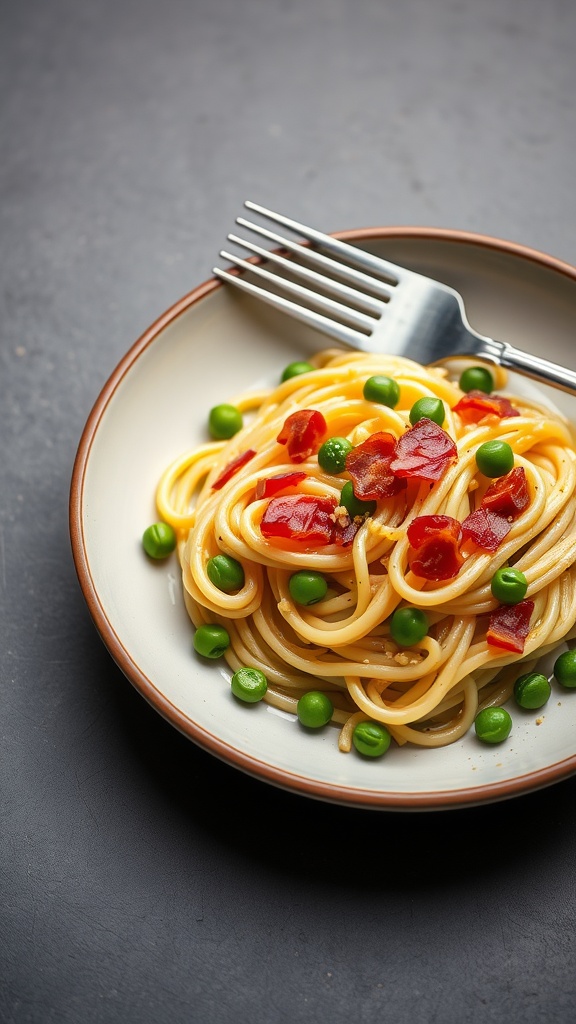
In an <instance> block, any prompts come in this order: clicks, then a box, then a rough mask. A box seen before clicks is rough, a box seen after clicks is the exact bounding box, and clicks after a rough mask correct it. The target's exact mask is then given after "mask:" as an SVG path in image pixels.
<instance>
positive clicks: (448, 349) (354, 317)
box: [213, 202, 576, 394]
mask: <svg viewBox="0 0 576 1024" xmlns="http://www.w3.org/2000/svg"><path fill="white" fill-rule="evenodd" d="M244 205H245V206H246V207H247V208H248V209H249V210H252V211H254V212H255V213H257V214H259V215H261V216H262V217H264V218H267V219H268V220H270V221H273V222H274V223H275V224H280V225H282V226H283V227H285V228H288V229H289V230H290V231H292V232H294V233H295V234H296V235H299V236H300V237H301V238H303V239H306V241H307V242H308V243H309V244H308V245H306V244H302V243H301V242H298V241H295V240H294V241H292V240H290V239H288V238H284V237H282V236H280V235H278V234H277V233H276V232H274V231H271V230H269V229H268V228H266V227H264V226H262V225H260V224H258V223H254V222H252V221H249V220H246V219H245V218H244V217H238V218H237V221H236V223H237V224H239V225H241V226H242V227H244V228H247V229H248V230H249V231H251V232H253V233H255V234H257V235H259V236H260V237H262V238H265V239H266V240H267V241H268V242H272V243H273V244H274V245H275V246H279V247H280V248H281V249H282V250H284V252H285V253H290V254H291V257H290V258H288V257H287V256H285V255H283V254H282V253H280V252H276V251H270V250H269V249H265V248H263V247H262V246H260V245H258V244H256V243H255V242H251V241H248V240H246V239H243V238H240V237H239V236H238V235H235V234H230V235H228V239H229V240H230V241H231V242H234V243H235V244H236V245H239V246H241V247H242V248H244V249H246V250H248V252H250V253H251V254H252V256H256V257H258V258H259V261H265V262H266V264H267V266H266V267H264V266H262V264H261V262H254V261H253V260H252V259H250V260H247V259H243V258H241V257H239V256H235V255H234V254H233V253H230V252H227V251H226V250H222V251H221V253H220V255H221V256H222V257H223V258H224V259H226V260H228V261H229V262H230V263H232V264H234V265H235V266H236V267H239V268H240V269H241V270H242V271H243V272H244V273H242V274H236V273H231V272H230V271H228V270H222V269H220V268H219V267H214V270H213V273H214V274H215V275H216V276H217V277H218V278H220V279H221V280H222V281H226V282H227V283H228V284H232V285H234V287H236V288H241V289H242V290H243V291H246V292H249V293H250V294H251V295H254V296H256V297H258V298H259V299H262V300H263V301H265V302H267V303H269V304H270V305H272V306H274V307H275V308H276V309H280V310H283V311H284V312H285V313H289V314H290V315H291V316H293V317H296V319H298V320H300V321H302V322H303V323H305V324H308V325H310V326H312V327H315V328H317V329H318V330H320V331H322V332H323V333H324V334H327V335H329V336H330V337H332V338H335V339H336V340H337V341H340V342H342V343H344V344H345V345H348V346H349V347H351V348H356V349H360V350H361V351H363V352H385V353H387V354H391V355H402V356H408V357H409V358H410V359H414V360H415V361H416V362H418V363H422V364H424V365H430V364H432V363H438V362H442V361H443V360H445V359H450V358H454V357H455V356H463V357H464V356H466V357H474V358H475V359H479V360H481V361H484V362H488V363H493V364H494V363H496V364H498V365H500V366H503V367H506V368H507V369H509V370H515V371H516V372H518V373H521V374H524V375H525V376H527V377H531V378H532V379H534V380H537V381H540V382H543V383H545V384H551V385H552V386H553V387H556V388H560V389H561V390H562V391H567V392H569V393H571V394H576V371H574V370H569V369H567V368H566V367H564V366H559V365H557V364H555V363H551V362H550V361H549V360H547V359H542V358H541V357H540V356H535V355H532V354H528V353H527V352H523V351H522V350H521V349H518V348H515V347H514V346H513V345H509V344H507V343H506V342H502V341H496V340H495V339H493V338H488V337H485V336H484V335H481V334H478V333H477V332H476V331H474V330H473V329H472V328H471V327H470V325H469V323H468V321H467V319H466V311H465V309H464V302H463V300H462V296H461V295H460V294H459V293H458V292H457V291H455V290H454V289H453V288H450V287H448V286H447V285H445V284H442V283H440V282H439V281H434V280H432V278H429V277H425V276H424V275H423V274H417V273H415V272H414V271H412V270H407V269H406V268H405V267H399V266H396V264H394V263H389V262H388V261H386V260H383V259H380V257H378V256H374V255H372V254H371V253H368V252H365V251H364V250H363V249H359V248H358V247H357V246H354V245H350V244H349V243H347V242H342V241H340V240H339V239H336V238H333V237H332V236H331V235H325V234H323V233H322V232H321V231H316V230H315V229H314V228H310V227H306V225H304V224H299V223H298V222H297V221H295V220H291V219H290V218H289V217H284V216H283V215H281V214H279V213H274V212H273V211H272V210H267V209H266V208H265V207H263V206H258V205H257V204H256V203H251V202H246V203H245V204H244ZM254 279H257V280H258V281H259V282H260V283H259V284H256V283H255V280H254Z"/></svg>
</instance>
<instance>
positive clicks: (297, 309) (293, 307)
mask: <svg viewBox="0 0 576 1024" xmlns="http://www.w3.org/2000/svg"><path fill="white" fill-rule="evenodd" d="M248 266H249V267H250V270H253V269H254V267H253V266H252V264H248ZM212 273H213V274H215V275H216V277H218V278H220V280H222V281H226V282H227V283H228V284H233V285H234V286H235V287H236V288H239V289H240V290H241V291H244V292H247V293H248V294H249V295H253V296H255V297H256V298H258V299H260V300H261V301H263V302H267V303H268V305H269V306H273V307H274V309H280V310H282V312H284V313H289V314H290V316H292V317H293V318H294V319H296V320H300V322H301V323H304V324H307V325H308V326H309V327H314V328H316V330H319V331H322V333H323V334H328V335H329V336H330V337H331V338H335V339H336V340H337V341H341V342H343V343H344V344H345V345H350V346H352V348H358V349H363V348H365V347H366V344H367V341H368V337H367V335H366V334H363V333H361V332H360V331H355V330H354V329H353V328H352V327H347V326H346V325H345V324H339V323H337V322H336V321H335V320H331V319H330V318H329V317H327V316H323V315H322V313H317V312H316V311H315V310H313V309H306V308H305V307H304V306H299V305H298V303H296V302H292V301H291V300H290V299H285V298H284V297H283V296H282V295H277V294H275V293H274V292H270V291H268V289H267V288H260V287H259V286H258V285H255V284H252V282H251V281H247V280H246V279H245V278H243V277H237V276H236V275H235V274H231V273H230V272H229V271H228V270H221V269H220V267H213V269H212ZM271 276H273V275H271Z"/></svg>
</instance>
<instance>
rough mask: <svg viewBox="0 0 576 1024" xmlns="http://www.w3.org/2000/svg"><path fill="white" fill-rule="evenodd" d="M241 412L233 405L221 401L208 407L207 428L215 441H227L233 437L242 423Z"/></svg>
mask: <svg viewBox="0 0 576 1024" xmlns="http://www.w3.org/2000/svg"><path fill="white" fill-rule="evenodd" d="M243 422H244V421H243V419H242V413H241V412H240V409H237V408H236V406H235V405H229V404H227V403H226V402H223V403H222V404H221V405H215V406H213V408H212V409H210V413H209V415H208V429H209V431H210V433H211V435H212V437H213V438H214V440H215V441H227V440H228V438H229V437H234V434H237V433H238V431H239V430H241V429H242V424H243Z"/></svg>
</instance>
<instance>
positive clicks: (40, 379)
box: [0, 0, 576, 1024]
mask: <svg viewBox="0 0 576 1024" xmlns="http://www.w3.org/2000/svg"><path fill="white" fill-rule="evenodd" d="M1 26H2V27H1V30H0V83H1V88H0V97H1V98H0V126H1V138H2V156H1V158H0V244H1V248H2V274H1V285H0V437H1V441H2V444H1V448H0V688H1V700H0V765H1V779H2V781H1V792H0V808H1V815H2V817H1V822H2V824H1V829H2V841H1V844H0V881H1V886H2V889H1V899H0V1021H1V1022H2V1024H164V1022H170V1024H189V1022H192V1021H193V1022H196V1021H197V1022H203V1024H232V1022H234V1024H245V1022H246V1024H281V1022H282V1024H284V1022H285V1024H298V1022H304V1021H313V1022H315V1024H344V1022H350V1021H363V1022H364V1021H366V1022H372V1021H374V1022H382V1021H394V1022H395V1024H431V1022H433V1021H434V1022H438V1024H483V1022H486V1021H490V1022H493V1024H504V1022H506V1024H536V1022H546V1024H568V1022H569V1021H572V1020H574V1015H575V1012H576V983H575V974H574V952H575V943H576V932H575V914H576V888H575V884H574V879H575V877H576V811H575V798H576V781H575V780H569V781H565V782H563V783H560V784H559V785H557V786H554V787H551V788H549V789H547V790H543V791H541V792H539V793H534V794H532V795H530V796H524V797H522V798H520V799H517V800H513V801H509V802H507V803H503V804H495V805H493V806H486V807H482V808H477V809H475V810H474V809H469V810H457V811H451V812H444V813H429V814H414V813H406V814H394V813H374V812H370V811H363V810H354V809H349V808H348V809H347V808H341V807H337V806H332V805H329V804H322V803H319V802H314V801H311V800H307V799H306V798H304V797H298V796H295V795H291V794H289V793H286V792H283V791H281V790H279V789H274V788H272V787H269V786H266V785H265V784H264V783H262V782H259V781H257V780H255V779H251V778H249V777H248V776H245V775H243V774H241V773H240V772H237V771H235V770H233V769H232V768H231V767H228V766H226V765H225V764H223V763H221V762H220V761H218V760H217V759H215V758H214V757H211V756H210V755H209V754H208V753H205V752H203V751H202V750H200V749H198V748H197V747H196V746H194V745H193V744H192V743H190V742H189V741H188V740H186V739H185V738H184V737H182V736H181V735H179V734H178V733H177V732H176V731H175V730H174V729H173V728H172V727H171V726H170V725H168V723H166V722H165V721H164V720H163V719H161V718H160V716H159V715H157V714H156V713H155V712H154V711H153V709H152V708H150V707H149V706H148V705H147V704H146V703H145V702H144V700H142V698H141V697H140V696H139V695H138V694H137V693H136V691H135V690H134V689H133V688H132V687H131V686H130V684H129V683H128V682H127V681H126V679H125V678H124V676H123V675H122V674H121V672H120V671H119V669H118V668H116V666H115V664H114V662H113V661H112V659H111V657H110V656H109V654H108V652H107V650H106V649H105V647H104V645H103V644H102V643H101V641H100V639H99V637H98V635H97V632H96V630H95V628H94V625H93V623H92V620H91V619H90V616H89V614H88V611H87V608H86V605H85V602H84V600H83V596H82V593H81V591H80V588H79V586H78V582H77V578H76V574H75V571H74V565H73V562H72V557H71V551H70V541H69V534H68V494H69V486H70V477H71V472H72V465H73V461H74V456H75V452H76V448H77V445H78V441H79V438H80V435H81V432H82V429H83V426H84V423H85V421H86V418H87V416H88V414H89V412H90V409H91V407H92V405H93V403H94V401H95V399H96V397H97V395H98V394H99V392H100V389H101V388H102V386H103V385H104V383H105V381H106V380H107V378H108V377H109V375H110V373H111V372H112V370H113V369H114V367H115V366H116V364H117V363H118V361H119V360H120V358H121V357H122V356H123V355H124V353H125V352H126V351H127V350H128V348H129V347H130V346H131V345H132V343H133V342H134V341H135V340H136V338H138V337H139V336H140V335H141V334H142V332H143V331H144V330H145V329H146V328H147V327H148V325H149V324H150V323H151V322H152V321H153V320H154V319H155V318H156V317H157V316H159V314H160V313H162V311H163V310H165V309H166V308H167V307H169V306H170V305H171V304H172V303H174V302H175V301H176V300H177V299H178V298H180V297H181V296H182V295H184V294H186V293H187V292H188V291H189V290H190V289H191V288H192V287H194V286H195V285H197V284H199V283H201V282H202V281H204V280H206V279H207V278H208V277H209V276H210V270H211V267H212V265H213V262H214V259H215V256H216V253H217V251H218V249H219V248H220V246H221V245H222V243H223V240H224V238H225V235H226V233H227V232H228V231H229V230H230V228H231V226H232V224H233V221H234V218H235V216H236V215H237V214H238V213H239V212H240V207H241V205H242V202H243V200H244V199H246V198H252V199H255V200H257V201H259V202H262V203H264V204H268V205H270V206H272V207H273V208H276V209H280V210H284V211H286V212H289V213H291V214H292V215H293V216H294V217H297V218H298V219H300V220H303V221H305V222H308V223H312V224H315V225H318V226H319V227H322V228H323V229H324V230H326V231H337V230H340V229H346V228H355V227H365V226H370V225H423V226H431V227H447V228H457V229H463V230H471V231H475V232H480V233H483V234H487V235H494V236H497V237H500V238H504V239H510V240H512V241H515V242H518V243H521V244H523V245H527V246H531V247H534V248H536V249H538V250H541V251H543V252H547V253H550V254H552V255H554V256H556V257H558V258H560V259H561V260H565V261H567V262H569V263H572V264H574V263H576V205H575V201H574V194H575V193H574V162H575V160H574V158H575V155H576V154H575V142H574V140H575V138H576V105H575V103H574V95H575V92H576V62H575V60H574V52H575V49H576V5H574V3H573V2H572V0H548V3H546V4H543V3H541V2H536V0H477V2H476V3H472V2H469V0H402V2H400V0H355V2H351V0H307V2H305V0H163V2H162V3H160V2H158V0H156V2H153V0H115V2H113V0H87V2H81V3H79V2H74V0H51V2H47V0H23V2H22V3H20V4H8V3H6V2H4V3H3V4H2V13H1Z"/></svg>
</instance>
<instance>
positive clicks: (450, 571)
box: [407, 516, 464, 582]
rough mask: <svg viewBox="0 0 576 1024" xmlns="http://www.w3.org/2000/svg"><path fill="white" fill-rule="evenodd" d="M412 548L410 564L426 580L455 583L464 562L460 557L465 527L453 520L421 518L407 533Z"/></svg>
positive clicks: (416, 573)
mask: <svg viewBox="0 0 576 1024" xmlns="http://www.w3.org/2000/svg"><path fill="white" fill-rule="evenodd" d="M407 536H408V540H409V542H410V546H411V548H412V550H411V552H410V554H409V557H408V564H409V566H410V569H411V570H412V572H413V573H414V574H415V575H416V576H421V577H422V579H425V580H433V581H434V582H438V581H440V580H451V579H453V578H454V577H455V576H457V575H458V572H459V570H460V566H461V565H462V563H463V561H464V558H463V556H462V555H461V553H460V540H461V537H462V527H461V525H460V523H459V522H458V520H457V519H453V518H452V516H417V517H416V519H413V520H412V522H411V523H410V526H409V527H408V530H407Z"/></svg>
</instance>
